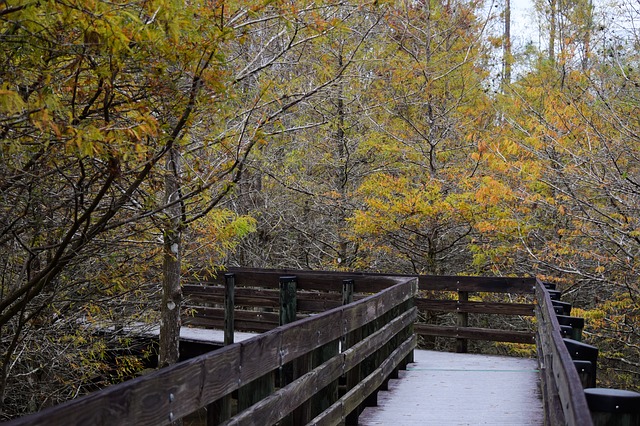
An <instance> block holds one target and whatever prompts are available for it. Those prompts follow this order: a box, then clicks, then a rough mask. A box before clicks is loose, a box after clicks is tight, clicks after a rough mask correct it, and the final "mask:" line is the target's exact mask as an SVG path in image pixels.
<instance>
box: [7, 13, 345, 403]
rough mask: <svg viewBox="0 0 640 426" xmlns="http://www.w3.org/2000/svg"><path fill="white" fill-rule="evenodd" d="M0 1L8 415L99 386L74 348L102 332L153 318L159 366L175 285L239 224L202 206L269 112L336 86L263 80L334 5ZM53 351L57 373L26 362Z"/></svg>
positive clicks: (89, 351)
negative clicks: (27, 400) (28, 395)
mask: <svg viewBox="0 0 640 426" xmlns="http://www.w3.org/2000/svg"><path fill="white" fill-rule="evenodd" d="M2 7H3V9H2V10H1V11H0V19H1V21H0V25H1V26H0V33H1V34H2V49H1V51H0V54H1V55H2V56H1V63H2V68H0V73H1V74H0V75H1V76H2V77H1V81H2V88H1V90H2V91H1V92H0V95H1V96H2V97H1V98H0V99H1V101H0V114H1V116H0V120H1V125H2V127H1V130H0V132H1V133H0V134H1V136H2V138H1V139H2V172H1V173H2V185H1V191H2V215H1V223H2V231H1V232H0V235H1V238H2V239H1V240H0V244H2V247H3V249H2V265H3V270H4V272H3V280H2V287H1V291H2V298H1V302H0V327H1V328H2V341H1V345H2V346H1V347H2V377H1V379H2V381H1V384H2V386H1V388H0V389H1V392H0V396H1V397H2V398H1V399H2V407H3V408H2V410H3V413H4V414H3V415H5V416H13V415H16V414H20V413H23V412H26V411H33V410H37V409H39V408H40V407H41V406H42V405H43V404H45V405H46V404H51V403H55V402H58V401H61V400H64V399H68V398H70V397H73V396H75V395H77V394H79V393H83V392H85V391H86V390H88V388H87V386H86V384H87V383H88V382H90V381H91V380H93V381H95V380H96V379H97V378H98V379H99V378H101V377H103V376H104V371H103V370H104V369H106V368H108V367H107V366H106V365H105V363H104V362H102V363H100V362H98V361H104V353H105V348H104V345H103V343H101V342H98V341H96V342H95V345H94V346H93V347H90V346H89V345H88V343H87V342H89V341H92V339H93V337H92V336H94V335H93V334H92V333H91V332H90V331H91V328H96V327H101V328H102V327H105V326H107V325H111V324H112V323H113V321H114V320H115V321H117V322H118V323H119V324H120V327H121V326H122V325H123V322H124V321H127V320H132V319H137V320H146V321H150V322H154V321H156V320H157V319H158V317H157V312H158V310H161V311H162V325H163V327H162V330H161V335H162V337H161V341H162V342H163V344H162V345H163V348H162V349H161V356H160V358H161V363H171V362H174V361H175V360H176V357H177V353H178V351H177V349H178V348H177V333H178V330H179V312H180V303H181V292H180V289H179V285H180V276H181V274H184V273H186V272H188V270H189V268H196V269H197V270H198V271H199V270H200V269H201V268H202V266H203V264H200V263H199V262H198V260H202V259H205V260H207V261H208V262H207V263H206V266H212V265H216V264H219V263H220V259H221V258H222V257H224V255H225V254H226V252H227V250H228V249H230V248H232V246H233V242H234V241H236V238H237V237H238V236H242V235H244V234H246V233H247V232H250V231H251V230H252V229H253V221H252V220H251V219H249V218H246V217H238V215H236V214H235V213H233V212H232V211H231V210H228V209H224V208H222V207H221V205H220V203H221V202H222V201H223V200H225V197H226V196H227V195H228V194H229V192H230V191H231V190H233V188H234V183H236V182H238V181H239V180H240V178H241V176H242V173H243V172H244V170H245V165H246V162H247V159H248V158H249V157H250V155H251V153H252V151H254V150H255V148H256V147H258V146H261V145H262V144H264V143H265V142H266V135H268V134H275V133H277V132H278V131H279V130H280V125H279V121H278V120H279V118H282V117H283V116H285V115H286V114H287V113H288V112H290V111H292V110H294V109H295V108H296V107H297V105H298V104H300V103H301V102H302V101H303V100H305V99H309V98H310V97H312V96H313V95H315V94H316V93H318V92H319V91H321V90H322V89H323V88H324V87H327V86H329V85H331V84H333V82H335V81H336V79H338V78H339V77H340V75H341V74H340V73H336V74H333V75H332V76H331V77H328V78H326V79H319V80H316V81H314V82H313V83H314V84H312V85H309V84H307V85H304V86H296V87H293V86H292V87H290V88H286V87H284V86H283V85H275V84H274V83H276V81H277V79H278V78H279V76H280V74H279V69H278V68H279V66H280V65H281V64H282V63H287V62H290V63H295V62H296V61H298V60H299V58H300V56H301V55H302V56H303V55H304V54H305V49H306V47H307V45H308V44H309V43H310V42H311V41H313V40H316V39H318V38H321V37H323V36H324V35H325V34H326V33H327V32H330V31H331V30H332V29H333V26H332V25H330V23H329V24H325V23H323V21H322V19H320V18H322V17H323V16H325V15H323V13H322V12H323V11H330V10H335V9H338V8H339V7H340V6H339V5H333V4H326V5H324V4H317V3H309V4H302V3H300V4H297V5H296V6H295V7H294V6H292V5H290V4H288V3H287V4H285V2H261V1H256V2H253V3H246V2H244V3H242V4H236V3H235V2H222V1H221V2H213V3H211V2H206V3H204V2H189V3H186V4H179V3H178V2H164V1H157V2H142V3H136V2H133V3H132V2H115V3H114V2H102V1H97V2H91V3H89V4H86V3H85V2H72V3H63V2H58V1H48V2H39V3H26V2H16V3H15V4H9V3H7V2H5V3H3V6H2ZM247 50H248V51H250V53H249V54H244V53H245V52H246V51H247ZM283 87H284V89H283ZM205 253H206V256H205ZM212 255H217V256H218V257H216V256H212ZM187 256H188V257H187ZM162 264H164V268H161V267H160V265H162ZM163 270H164V273H163ZM159 282H163V283H164V284H163V286H162V287H159V286H158V283H159ZM160 288H162V291H159V289H160ZM160 293H163V297H164V299H163V301H162V303H161V304H160V307H159V308H158V302H159V300H158V299H159V298H158V297H157V296H158V295H159V294H160ZM152 306H155V309H150V307H152ZM133 314H138V316H137V318H136V317H135V316H132V315H133ZM86 327H89V329H86ZM46 333H49V336H50V337H49V338H47V339H43V340H39V339H37V338H34V337H35V336H45V335H47V334H46ZM45 341H49V342H51V348H50V349H47V351H44V350H43V348H42V344H43V342H45ZM89 343H91V342H89ZM125 343H126V342H124V341H123V342H122V344H125ZM65 346H66V347H69V348H71V350H69V351H68V352H65V356H64V357H62V356H61V357H60V358H61V359H62V360H63V362H61V363H60V364H59V365H58V367H59V368H58V369H54V368H52V367H53V366H52V365H51V364H49V363H47V362H45V361H44V358H43V357H45V356H46V354H47V353H51V352H54V351H56V350H58V349H59V348H60V347H65ZM66 354H68V356H67V355H66ZM80 365H83V366H85V367H83V368H69V367H70V366H71V367H73V366H75V367H77V366H80ZM89 367H91V368H89ZM74 371H84V372H86V374H87V376H84V377H80V378H78V377H77V375H76V376H75V377H74V376H73V372H74ZM24 377H26V378H27V380H26V381H25V380H24V379H21V378H24ZM24 382H26V383H30V386H31V389H32V390H35V389H38V391H37V392H34V397H33V404H31V405H29V406H26V405H24V400H22V401H20V398H23V397H24V396H25V394H24V393H20V392H10V390H11V389H15V388H16V386H19V385H21V384H22V383H24ZM43 383H48V384H47V386H48V387H46V388H45V387H44V386H42V384H43ZM98 384H100V383H98ZM14 398H15V399H14ZM21 404H22V405H21Z"/></svg>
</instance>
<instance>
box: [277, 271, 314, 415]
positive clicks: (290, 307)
mask: <svg viewBox="0 0 640 426" xmlns="http://www.w3.org/2000/svg"><path fill="white" fill-rule="evenodd" d="M297 281H298V279H297V277H295V276H282V277H280V325H285V324H289V323H292V322H294V321H295V320H296V312H297V311H298V301H297V298H296V290H297ZM302 358H303V359H296V360H294V361H292V362H290V363H287V364H285V365H283V366H282V367H281V368H280V383H279V385H280V387H281V388H283V387H285V386H286V385H288V384H289V383H291V382H292V381H293V380H294V379H295V378H296V376H299V375H301V374H304V372H302V371H301V370H303V369H304V366H303V365H302V363H306V361H307V357H302ZM303 405H305V404H303ZM302 410H303V412H302V414H301V411H300V408H298V409H297V410H296V411H297V412H294V413H292V414H291V415H289V416H286V417H285V418H283V419H282V420H281V422H280V424H282V425H285V426H287V425H293V424H295V422H296V421H297V420H298V418H299V417H301V416H302V417H303V416H304V411H307V410H306V407H305V408H302ZM305 423H306V422H305Z"/></svg>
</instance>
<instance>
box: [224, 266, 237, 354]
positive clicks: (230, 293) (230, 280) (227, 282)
mask: <svg viewBox="0 0 640 426" xmlns="http://www.w3.org/2000/svg"><path fill="white" fill-rule="evenodd" d="M235 286H236V276H235V274H224V344H225V346H226V345H230V344H232V343H233V333H234V330H235V324H234V322H235V320H234V318H235V313H234V309H235V296H234V293H235Z"/></svg>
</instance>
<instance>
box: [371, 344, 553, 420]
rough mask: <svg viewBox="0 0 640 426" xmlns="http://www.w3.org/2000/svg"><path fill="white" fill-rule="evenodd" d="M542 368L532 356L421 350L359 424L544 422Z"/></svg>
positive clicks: (381, 394)
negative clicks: (540, 374) (541, 389)
mask: <svg viewBox="0 0 640 426" xmlns="http://www.w3.org/2000/svg"><path fill="white" fill-rule="evenodd" d="M538 374H539V373H538V371H537V362H536V360H535V359H530V358H516V357H505V356H488V355H478V354H456V353H448V352H435V351H423V350H416V351H415V363H413V364H410V365H409V366H408V368H407V370H406V371H401V372H400V376H401V378H400V380H391V381H390V383H389V391H388V392H379V394H378V406H377V407H369V408H367V409H365V411H364V412H363V413H362V415H361V416H360V419H359V424H360V425H363V426H374V425H384V426H387V425H398V426H400V425H402V426H410V425H416V426H417V425H434V426H436V425H523V426H524V425H529V426H542V424H543V416H542V413H543V402H542V400H541V399H540V395H539V392H538V384H539V375H538Z"/></svg>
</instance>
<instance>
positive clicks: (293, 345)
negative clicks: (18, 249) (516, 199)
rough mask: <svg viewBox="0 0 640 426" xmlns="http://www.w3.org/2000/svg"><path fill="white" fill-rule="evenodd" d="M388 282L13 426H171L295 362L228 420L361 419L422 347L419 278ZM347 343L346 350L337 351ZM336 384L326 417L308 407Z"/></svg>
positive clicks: (330, 393)
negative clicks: (342, 382)
mask: <svg viewBox="0 0 640 426" xmlns="http://www.w3.org/2000/svg"><path fill="white" fill-rule="evenodd" d="M387 282H388V283H389V282H390V283H393V285H392V286H390V287H387V288H386V289H384V290H382V291H381V292H379V293H376V294H374V295H371V296H369V297H367V298H365V299H362V300H359V301H356V302H353V303H351V304H348V305H345V306H341V307H338V308H334V309H332V310H329V311H327V312H324V313H321V314H318V315H314V316H312V317H309V318H306V319H303V320H300V321H296V322H293V323H290V324H287V325H283V326H280V327H277V328H275V329H273V330H271V331H268V332H266V333H263V334H260V335H257V336H256V337H254V338H251V339H249V340H245V341H243V342H240V343H236V344H231V345H228V346H226V347H224V348H222V349H220V350H218V351H213V352H209V353H207V354H205V355H201V356H198V357H196V358H192V359H190V360H187V361H184V362H181V363H178V364H175V365H173V366H171V367H168V368H164V369H161V370H157V371H155V372H153V373H151V374H149V375H147V376H142V377H139V378H136V379H134V380H131V381H127V382H124V383H121V384H119V385H114V386H111V387H109V388H106V389H104V390H102V391H99V392H96V393H93V394H90V395H87V396H85V397H81V398H78V399H76V400H73V401H69V402H67V403H64V404H61V405H58V406H55V407H51V408H49V409H45V410H43V411H41V412H38V413H35V414H33V415H30V416H26V417H22V418H18V419H16V420H14V421H12V422H9V423H8V424H7V426H9V425H10V426H22V425H73V424H77V425H80V424H92V425H101V424H120V425H140V426H144V425H163V424H169V423H171V422H173V421H175V420H177V419H180V418H183V417H184V416H186V415H188V414H190V413H193V412H195V411H197V410H199V409H201V408H203V407H207V406H209V407H214V406H215V405H211V404H213V403H215V402H216V401H220V400H221V399H222V398H223V397H225V396H226V395H230V394H231V393H232V392H235V391H242V390H243V389H246V387H247V386H249V387H251V386H252V384H253V383H255V382H256V381H262V380H264V378H265V377H267V376H270V377H271V380H273V376H275V374H276V371H279V370H280V369H282V368H285V366H287V365H290V363H294V364H297V365H296V369H297V370H298V371H297V374H295V375H294V377H293V378H292V381H290V382H289V383H282V384H281V385H280V389H278V390H276V389H275V386H274V384H273V382H272V383H271V390H269V391H268V392H267V394H265V395H262V396H261V397H260V398H259V399H258V400H256V401H251V403H250V404H248V405H249V406H248V408H246V410H244V411H242V412H240V413H238V414H237V418H232V419H229V421H230V422H231V421H235V420H240V421H242V419H246V418H248V416H249V417H253V416H257V415H259V416H261V417H260V418H261V422H262V421H263V420H265V419H268V421H265V423H269V422H274V423H275V422H276V421H279V420H280V419H282V418H285V417H287V416H302V417H301V418H302V419H304V416H306V417H307V418H306V419H304V421H303V423H307V422H308V421H311V420H312V417H316V420H314V422H320V421H322V424H326V422H325V420H327V421H329V420H331V419H334V420H335V419H338V421H340V420H344V419H345V418H346V416H348V415H350V413H352V414H351V415H353V413H355V415H356V416H357V414H358V412H359V410H360V407H361V406H362V404H363V403H364V401H365V399H366V398H367V397H368V396H369V395H371V393H373V392H375V391H376V390H377V388H378V387H380V386H381V385H382V384H383V382H384V381H385V380H386V379H387V378H388V377H389V375H390V374H392V373H393V371H394V370H396V369H397V368H399V367H402V366H403V365H406V363H407V362H409V361H410V359H411V353H412V351H413V349H414V348H415V346H416V339H415V336H414V335H413V332H412V324H413V322H414V321H415V319H416V316H417V310H416V308H415V307H413V298H414V296H415V293H416V291H417V287H418V284H417V279H416V278H392V279H390V280H387ZM336 324H339V325H340V326H339V327H336ZM343 338H344V339H345V342H346V343H347V344H346V347H344V348H343V349H344V350H343V351H342V352H338V351H337V349H338V342H339V341H340V340H341V339H343ZM327 350H328V351H327ZM332 351H333V353H331V354H330V356H326V353H327V352H329V353H330V352H332ZM319 353H325V356H318V354H319ZM314 359H315V360H316V361H317V360H318V359H319V361H317V362H314ZM314 364H317V365H314ZM305 366H306V367H307V368H306V369H305V368H304V367H305ZM345 373H347V383H348V385H349V384H350V385H352V387H351V388H350V389H347V393H346V394H345V395H344V396H342V397H341V398H339V399H337V394H338V392H337V383H338V379H339V378H340V377H341V376H342V375H343V374H345ZM332 384H335V386H334V387H333V389H334V391H330V392H328V393H327V394H323V395H322V398H321V399H324V400H325V402H324V405H325V406H323V407H322V411H321V412H317V411H318V409H317V407H318V406H321V405H322V404H320V405H318V404H316V410H315V411H314V408H313V407H309V406H308V405H311V404H312V403H314V399H316V400H317V399H318V398H319V397H318V394H319V393H320V392H323V389H326V388H332ZM327 398H329V402H330V405H329V406H328V407H326V405H327V403H326V400H327ZM305 401H306V402H305ZM305 405H307V406H306V407H305ZM301 411H302V412H301ZM254 418H255V417H254ZM295 423H296V424H297V423H299V422H298V421H297V420H295ZM329 423H333V420H331V421H329Z"/></svg>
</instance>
